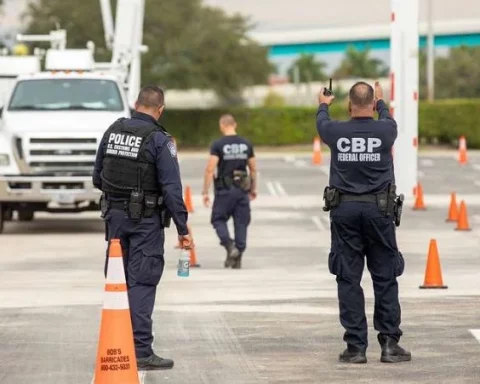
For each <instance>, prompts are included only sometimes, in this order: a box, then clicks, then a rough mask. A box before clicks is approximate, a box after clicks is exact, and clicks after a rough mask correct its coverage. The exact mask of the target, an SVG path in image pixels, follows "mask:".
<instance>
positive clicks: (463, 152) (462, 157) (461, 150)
mask: <svg viewBox="0 0 480 384" xmlns="http://www.w3.org/2000/svg"><path fill="white" fill-rule="evenodd" d="M458 162H459V163H460V164H461V165H465V164H467V162H468V159H467V140H466V139H465V136H461V137H460V140H458Z"/></svg>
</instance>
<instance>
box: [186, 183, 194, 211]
mask: <svg viewBox="0 0 480 384" xmlns="http://www.w3.org/2000/svg"><path fill="white" fill-rule="evenodd" d="M185 205H186V207H187V212H188V213H192V212H195V211H194V210H193V202H192V190H191V188H190V187H189V186H188V185H187V187H186V188H185Z"/></svg>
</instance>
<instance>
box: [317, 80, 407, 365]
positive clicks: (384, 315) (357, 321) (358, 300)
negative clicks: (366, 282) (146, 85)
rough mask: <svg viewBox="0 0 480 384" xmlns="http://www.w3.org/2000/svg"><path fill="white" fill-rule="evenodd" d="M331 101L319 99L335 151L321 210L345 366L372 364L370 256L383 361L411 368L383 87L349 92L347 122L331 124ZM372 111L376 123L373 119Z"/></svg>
mask: <svg viewBox="0 0 480 384" xmlns="http://www.w3.org/2000/svg"><path fill="white" fill-rule="evenodd" d="M333 99H334V96H333V95H329V94H328V92H327V91H326V89H324V91H323V92H321V93H320V95H319V104H320V106H319V109H318V112H317V130H318V133H319V135H320V137H321V138H322V140H323V141H324V142H325V143H326V144H327V145H328V146H329V148H330V150H331V162H330V181H329V184H330V185H329V186H328V187H327V188H326V189H325V192H324V199H325V208H324V210H326V211H329V210H330V218H331V238H332V244H331V252H330V254H329V260H328V265H329V270H330V272H331V273H332V274H333V275H336V280H337V285H338V299H339V306H340V322H341V324H342V326H343V327H344V328H345V330H346V332H345V335H344V341H345V342H346V343H347V349H346V350H345V351H344V352H343V353H342V354H341V355H340V361H342V362H348V363H366V362H367V358H366V349H367V346H368V335H367V320H366V317H365V299H364V295H363V290H362V287H361V286H360V282H361V279H362V273H363V269H364V264H365V256H366V260H367V267H368V269H369V271H370V273H371V276H372V280H373V289H374V293H375V312H374V326H375V330H377V331H378V341H379V343H380V345H381V348H382V353H381V361H382V362H389V363H397V362H401V361H409V360H411V354H410V352H407V351H405V350H404V349H403V348H401V347H400V346H399V345H398V342H399V339H400V337H401V336H402V331H401V330H400V328H399V327H400V317H401V311H400V304H399V299H398V283H397V277H398V276H400V275H401V274H402V273H403V269H404V260H403V257H402V254H401V253H400V252H399V250H398V247H397V242H396V234H395V224H394V221H396V222H397V225H399V215H401V211H400V210H399V207H400V206H401V201H402V199H400V198H399V196H397V195H396V191H395V189H396V188H395V176H394V170H393V158H392V147H393V144H394V142H395V139H396V138H397V124H396V122H395V120H394V119H393V118H392V116H391V115H390V113H389V111H388V108H387V105H386V104H385V102H384V101H383V91H382V88H381V87H380V84H379V83H378V82H377V83H375V92H374V89H373V88H372V87H371V86H370V85H369V84H366V83H364V82H359V83H356V84H355V85H354V86H353V87H352V88H351V90H350V101H349V112H350V116H351V119H350V120H348V121H345V122H337V121H332V120H330V117H329V112H328V109H329V105H330V104H331V103H332V101H333ZM375 110H376V111H377V112H378V115H379V119H378V120H374V113H375ZM402 197H403V196H402Z"/></svg>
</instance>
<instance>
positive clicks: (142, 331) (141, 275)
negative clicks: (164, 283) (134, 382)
mask: <svg viewBox="0 0 480 384" xmlns="http://www.w3.org/2000/svg"><path fill="white" fill-rule="evenodd" d="M105 221H106V225H107V228H108V229H107V231H108V240H109V241H110V239H120V244H121V246H122V250H123V262H124V267H125V276H126V280H127V289H128V300H129V305H130V314H131V318H132V327H133V336H134V339H135V354H136V357H137V358H142V357H149V356H150V355H152V354H153V349H152V343H153V334H152V313H153V307H154V305H155V295H156V290H157V285H158V283H159V282H160V278H161V277H162V274H163V269H164V265H165V262H164V258H163V252H164V250H163V246H164V241H165V237H164V229H163V228H162V226H161V224H160V215H159V214H155V215H154V216H153V217H150V218H142V219H141V221H139V222H133V221H131V220H129V218H128V216H127V214H126V212H125V211H122V210H117V209H111V210H109V212H108V213H107V215H106V217H105ZM107 264H108V250H107V262H106V264H105V274H106V270H107V266H108V265H107Z"/></svg>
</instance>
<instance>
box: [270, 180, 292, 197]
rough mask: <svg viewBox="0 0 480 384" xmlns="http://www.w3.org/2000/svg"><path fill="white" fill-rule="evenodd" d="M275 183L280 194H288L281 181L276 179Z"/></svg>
mask: <svg viewBox="0 0 480 384" xmlns="http://www.w3.org/2000/svg"><path fill="white" fill-rule="evenodd" d="M273 185H274V186H275V187H276V188H277V191H278V194H279V195H280V196H288V194H287V191H285V189H284V188H283V187H282V184H280V182H278V181H275V183H274V184H273Z"/></svg>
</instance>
